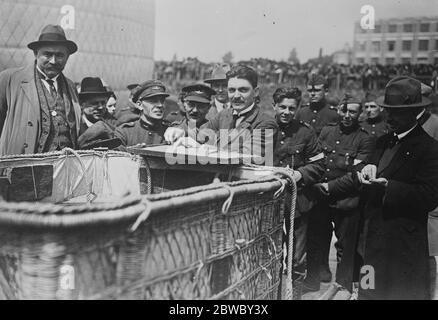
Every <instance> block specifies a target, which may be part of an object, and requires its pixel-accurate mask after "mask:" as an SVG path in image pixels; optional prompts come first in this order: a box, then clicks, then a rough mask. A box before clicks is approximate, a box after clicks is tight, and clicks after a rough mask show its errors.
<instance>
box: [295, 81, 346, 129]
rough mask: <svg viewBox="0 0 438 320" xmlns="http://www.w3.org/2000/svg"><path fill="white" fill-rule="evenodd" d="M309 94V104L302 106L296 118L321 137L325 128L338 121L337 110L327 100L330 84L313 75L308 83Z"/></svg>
mask: <svg viewBox="0 0 438 320" xmlns="http://www.w3.org/2000/svg"><path fill="white" fill-rule="evenodd" d="M307 92H308V93H309V98H310V101H309V104H308V105H304V106H302V107H301V108H300V109H299V110H298V111H297V114H296V116H295V118H296V119H297V120H298V121H303V122H306V123H308V124H310V125H311V126H312V127H313V128H314V129H315V131H316V134H317V135H319V134H320V132H321V130H322V128H323V127H324V126H326V125H327V124H329V123H332V122H336V121H338V115H337V108H336V107H334V106H331V105H330V104H329V103H328V102H327V100H326V95H327V93H328V84H327V80H326V79H325V78H324V77H323V76H321V75H318V74H315V73H313V74H312V75H311V76H310V79H309V82H308V83H307Z"/></svg>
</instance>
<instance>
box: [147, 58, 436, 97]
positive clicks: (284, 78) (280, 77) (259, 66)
mask: <svg viewBox="0 0 438 320" xmlns="http://www.w3.org/2000/svg"><path fill="white" fill-rule="evenodd" d="M313 60H316V59H313ZM326 60H327V59H326ZM236 64H244V65H247V66H251V67H252V68H254V69H255V70H256V71H257V73H258V75H259V78H260V82H261V83H263V84H266V85H269V84H273V85H282V84H285V85H286V84H288V85H292V86H297V87H301V86H304V85H305V84H306V83H307V81H308V78H309V75H310V74H312V73H318V74H322V75H324V77H325V78H326V80H327V82H328V86H329V88H331V89H335V88H345V87H354V86H356V87H359V88H362V89H364V90H367V91H368V90H383V88H384V87H385V85H386V83H387V82H388V81H389V80H391V79H392V78H394V77H397V76H402V75H408V76H411V77H413V78H416V79H417V80H420V81H422V82H423V83H425V84H427V85H429V86H431V87H432V88H434V89H435V91H437V90H438V85H437V83H436V82H437V78H438V65H431V64H414V65H411V64H409V63H408V64H393V65H381V64H372V65H369V64H356V65H344V64H336V63H332V62H327V61H326V62H315V61H309V62H306V63H303V64H300V63H289V62H285V61H274V60H270V59H266V58H254V59H250V60H247V61H239V62H237V63H236ZM212 69H213V65H212V64H208V63H204V62H202V61H200V60H199V59H197V58H186V59H183V60H177V59H174V60H173V61H157V62H155V73H154V78H157V79H162V80H163V81H164V82H166V83H169V84H173V83H178V82H181V81H194V80H197V79H205V78H206V77H207V75H208V74H211V72H212Z"/></svg>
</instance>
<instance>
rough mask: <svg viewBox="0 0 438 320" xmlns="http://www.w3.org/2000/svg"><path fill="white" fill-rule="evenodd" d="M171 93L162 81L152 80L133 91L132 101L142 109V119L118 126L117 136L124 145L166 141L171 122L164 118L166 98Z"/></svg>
mask: <svg viewBox="0 0 438 320" xmlns="http://www.w3.org/2000/svg"><path fill="white" fill-rule="evenodd" d="M168 96H169V94H168V93H166V87H165V86H164V84H163V83H162V82H161V81H158V80H150V81H146V82H144V83H142V84H140V85H138V86H137V87H136V88H135V89H133V91H132V101H133V103H135V104H136V105H137V107H138V108H139V109H140V110H142V113H141V116H140V119H138V120H137V121H135V122H128V123H124V124H122V125H121V126H119V127H117V129H116V131H115V136H116V137H117V138H119V139H120V140H121V141H122V145H123V146H133V145H136V144H144V145H146V146H147V145H151V144H158V143H162V142H163V141H164V132H165V131H166V129H167V128H168V127H169V123H168V122H167V121H165V120H163V117H164V100H165V99H166V97H168Z"/></svg>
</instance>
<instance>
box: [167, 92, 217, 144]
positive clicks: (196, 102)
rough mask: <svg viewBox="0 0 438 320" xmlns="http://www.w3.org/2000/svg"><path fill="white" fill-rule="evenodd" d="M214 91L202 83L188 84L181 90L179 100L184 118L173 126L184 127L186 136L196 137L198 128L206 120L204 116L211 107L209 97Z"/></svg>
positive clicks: (203, 125) (203, 124) (201, 126)
mask: <svg viewBox="0 0 438 320" xmlns="http://www.w3.org/2000/svg"><path fill="white" fill-rule="evenodd" d="M215 94H216V92H215V91H214V90H213V89H211V88H210V87H209V86H206V85H204V84H194V85H189V86H186V87H184V88H182V90H181V95H180V100H181V104H182V110H181V111H182V112H183V114H184V118H183V119H182V120H181V121H177V122H175V123H173V124H172V125H173V126H177V127H179V128H182V129H184V131H186V132H187V133H188V136H189V137H191V138H192V139H196V135H197V133H198V130H199V129H202V128H203V127H205V124H206V123H207V122H208V120H207V119H206V116H207V114H208V112H209V110H210V108H211V98H212V96H213V95H215Z"/></svg>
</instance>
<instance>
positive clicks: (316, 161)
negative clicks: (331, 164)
mask: <svg viewBox="0 0 438 320" xmlns="http://www.w3.org/2000/svg"><path fill="white" fill-rule="evenodd" d="M273 99H274V110H275V118H276V120H277V123H278V126H279V131H278V135H277V141H276V144H275V150H274V166H278V167H289V168H292V169H294V170H296V175H297V182H298V181H299V184H298V188H299V190H298V195H297V207H296V209H297V210H296V213H295V220H294V244H295V247H294V251H293V252H294V257H293V275H292V277H293V280H294V281H297V282H300V281H302V279H303V277H304V274H305V271H306V265H305V257H306V239H307V222H308V212H309V210H310V209H311V208H312V206H313V201H312V199H311V196H310V195H309V190H308V188H307V187H308V186H311V185H313V184H314V183H316V182H318V181H319V180H320V179H321V177H322V175H323V174H324V171H325V168H324V163H323V162H324V161H323V160H324V154H323V153H322V152H321V150H320V148H319V146H318V143H317V136H316V133H315V131H314V130H313V129H312V128H311V127H310V125H308V124H307V123H304V122H301V121H298V120H296V119H294V115H295V112H296V111H297V109H298V106H299V104H300V101H301V91H300V90H299V89H298V88H278V89H277V90H276V91H275V92H274V95H273ZM289 205H290V203H289V202H286V206H289ZM287 210H288V209H287V208H286V212H287ZM285 222H286V237H285V238H286V239H287V238H288V237H289V235H288V231H289V226H290V220H289V216H288V215H285ZM286 243H288V242H287V240H286ZM296 286H299V283H296Z"/></svg>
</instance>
